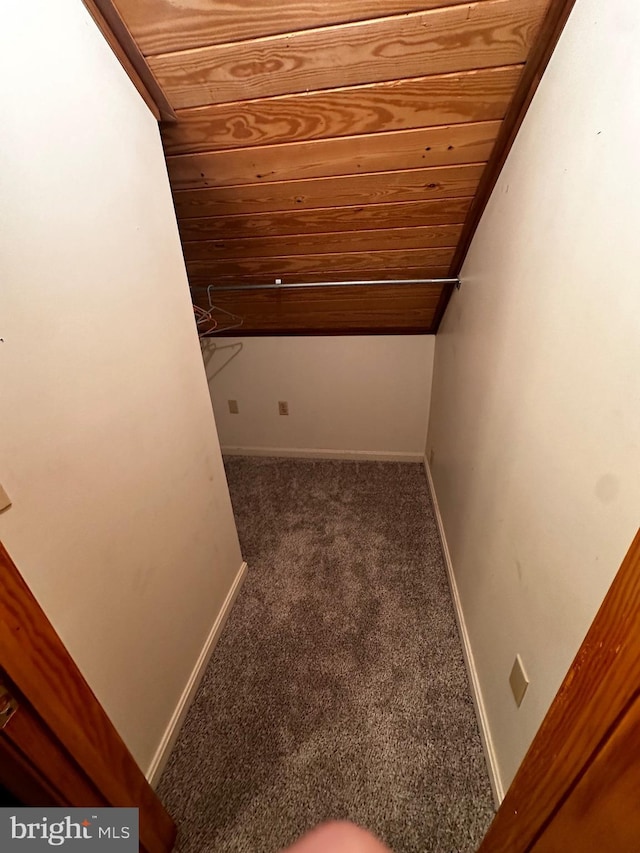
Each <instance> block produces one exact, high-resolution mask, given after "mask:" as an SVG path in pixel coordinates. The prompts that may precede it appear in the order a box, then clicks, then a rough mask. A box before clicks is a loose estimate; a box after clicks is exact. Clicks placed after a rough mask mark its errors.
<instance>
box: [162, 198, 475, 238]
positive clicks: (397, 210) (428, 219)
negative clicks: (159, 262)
mask: <svg viewBox="0 0 640 853" xmlns="http://www.w3.org/2000/svg"><path fill="white" fill-rule="evenodd" d="M470 205H471V197H468V198H445V199H433V200H431V201H409V202H401V203H398V204H375V205H373V204H369V205H361V206H355V207H353V206H351V207H350V206H345V207H329V208H318V209H311V210H291V211H288V210H284V211H273V212H270V213H257V214H254V215H252V216H242V215H240V216H209V217H202V218H193V219H181V220H179V221H178V225H179V227H180V236H181V238H182V243H183V245H184V244H186V243H189V242H192V241H196V240H206V239H211V238H220V239H226V238H230V239H233V238H243V237H273V236H275V235H283V236H286V235H290V234H294V235H303V234H328V237H327V239H330V240H332V239H334V237H335V234H349V233H350V232H352V231H356V232H357V231H361V230H363V231H369V230H371V229H376V228H379V229H387V228H410V227H417V226H426V225H454V224H459V223H462V222H464V220H465V218H466V215H467V213H468V211H469V207H470Z"/></svg>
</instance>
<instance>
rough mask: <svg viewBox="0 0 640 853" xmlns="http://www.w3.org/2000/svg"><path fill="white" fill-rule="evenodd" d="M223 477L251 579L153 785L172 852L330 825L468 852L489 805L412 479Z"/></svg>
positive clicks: (372, 474) (408, 851)
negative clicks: (170, 821) (342, 822)
mask: <svg viewBox="0 0 640 853" xmlns="http://www.w3.org/2000/svg"><path fill="white" fill-rule="evenodd" d="M226 467H227V476H228V479H229V487H230V490H231V496H232V500H233V506H234V511H235V514H236V520H237V524H238V529H239V532H240V540H241V544H242V552H243V555H244V558H245V559H246V560H247V562H248V564H249V572H248V575H247V579H246V582H245V584H244V587H243V589H242V590H241V592H240V595H239V596H238V599H237V602H236V605H235V607H234V609H233V612H232V614H231V616H230V618H229V621H228V623H227V626H226V628H225V630H224V633H223V635H222V637H221V639H220V642H219V644H218V646H217V648H216V650H215V652H214V655H213V657H212V659H211V662H210V664H209V666H208V668H207V671H206V674H205V676H204V679H203V682H202V685H201V687H200V689H199V692H198V694H197V696H196V699H195V701H194V703H193V705H192V707H191V709H190V711H189V713H188V716H187V719H186V722H185V724H184V726H183V729H182V731H181V734H180V737H179V739H178V742H177V744H176V747H175V749H174V751H173V753H172V755H171V758H170V760H169V763H168V765H167V768H166V770H165V772H164V774H163V777H162V780H161V783H160V788H159V793H160V796H161V798H162V799H163V800H164V802H165V804H166V805H167V807H168V809H169V811H170V812H171V813H172V814H173V815H174V817H175V818H176V820H177V822H178V826H179V831H180V841H179V850H180V851H181V853H227V851H233V853H275V851H277V850H280V849H281V848H282V847H283V846H285V845H287V844H290V843H291V842H293V840H294V839H295V838H296V837H298V836H299V835H300V834H302V833H303V832H304V831H306V830H307V829H309V828H310V827H312V826H314V825H316V824H318V823H320V822H321V821H324V820H328V819H336V818H347V819H350V820H352V821H355V822H356V823H358V824H360V825H361V826H364V827H366V828H368V829H370V830H372V831H373V832H374V833H376V834H377V835H378V836H379V837H380V838H382V839H383V840H384V841H386V843H387V844H388V845H389V846H390V847H391V848H392V849H393V850H394V851H395V853H429V851H438V853H454V851H465V853H466V851H469V853H470V851H474V850H476V847H477V843H478V841H479V839H480V838H481V837H482V836H483V834H484V831H485V830H486V828H487V826H488V823H489V821H490V819H491V817H492V815H493V808H492V800H491V792H490V788H489V781H488V778H487V772H486V768H485V763H484V758H483V754H482V748H481V745H480V737H479V734H478V729H477V725H476V720H475V716H474V711H473V705H472V701H471V696H470V694H469V687H468V683H467V676H466V672H465V668H464V663H463V658H462V649H461V644H460V639H459V636H458V633H457V629H456V623H455V617H454V613H453V607H452V603H451V597H450V593H449V588H448V584H447V579H446V574H445V567H444V563H443V559H442V553H441V549H440V544H439V540H438V534H437V530H436V526H435V521H434V517H433V511H432V509H431V505H430V501H429V497H428V492H427V484H426V480H425V474H424V471H423V469H422V466H421V465H412V464H396V463H385V462H336V461H324V460H322V461H316V460H313V461H311V460H285V459H264V458H263V459H260V458H248V457H235V458H230V459H229V460H228V461H227V463H226ZM327 853H330V851H327Z"/></svg>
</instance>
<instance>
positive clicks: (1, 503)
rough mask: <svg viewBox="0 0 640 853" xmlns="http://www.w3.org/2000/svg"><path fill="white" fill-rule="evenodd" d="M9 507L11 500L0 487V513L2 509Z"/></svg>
mask: <svg viewBox="0 0 640 853" xmlns="http://www.w3.org/2000/svg"><path fill="white" fill-rule="evenodd" d="M10 506H11V498H10V497H9V495H8V494H7V493H6V492H5V490H4V489H3V488H2V486H0V512H2V510H3V509H9V507H10Z"/></svg>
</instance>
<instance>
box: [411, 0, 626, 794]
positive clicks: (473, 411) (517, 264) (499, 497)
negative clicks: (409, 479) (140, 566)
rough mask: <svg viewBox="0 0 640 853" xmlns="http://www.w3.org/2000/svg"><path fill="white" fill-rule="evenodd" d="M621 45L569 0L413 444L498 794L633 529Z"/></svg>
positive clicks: (617, 21) (605, 15)
mask: <svg viewBox="0 0 640 853" xmlns="http://www.w3.org/2000/svg"><path fill="white" fill-rule="evenodd" d="M639 43H640V6H638V4H637V2H636V0H620V2H618V3H601V2H599V0H578V2H577V4H576V6H575V9H574V11H573V13H572V15H571V17H570V20H569V23H568V25H567V28H566V30H565V32H564V34H563V36H562V38H561V41H560V44H559V46H558V48H557V50H556V52H555V54H554V56H553V58H552V61H551V63H550V66H549V68H548V70H547V72H546V75H545V77H544V78H543V81H542V84H541V86H540V88H539V90H538V92H537V94H536V97H535V99H534V102H533V105H532V107H531V109H530V111H529V113H528V115H527V117H526V120H525V122H524V124H523V127H522V129H521V131H520V134H519V136H518V138H517V140H516V143H515V145H514V147H513V150H512V152H511V154H510V156H509V159H508V161H507V164H506V167H505V169H504V171H503V173H502V175H501V177H500V179H499V181H498V184H497V187H496V189H495V191H494V193H493V196H492V198H491V200H490V203H489V206H488V208H487V210H486V212H485V215H484V217H483V219H482V223H481V225H480V228H479V230H478V232H477V234H476V236H475V239H474V241H473V245H472V247H471V251H470V253H469V255H468V258H467V261H466V263H465V266H464V270H463V274H462V280H463V284H462V289H461V290H460V292H457V293H455V294H454V296H453V299H452V302H451V304H450V306H449V309H448V311H447V314H446V317H445V320H444V323H443V326H442V329H441V333H440V334H439V335H438V338H437V343H436V356H435V374H434V385H433V399H432V415H431V424H430V430H429V440H428V445H427V448H428V453H429V452H430V451H431V450H433V452H434V460H433V464H432V469H433V478H434V481H435V487H436V491H437V496H438V500H439V504H440V509H441V512H442V516H443V520H444V526H445V529H446V535H447V540H448V544H449V548H450V551H451V556H452V562H453V567H454V570H455V576H456V581H457V585H458V588H459V593H460V596H461V601H462V608H463V612H464V618H465V620H466V625H467V628H468V632H469V636H470V641H471V646H472V650H473V654H474V656H475V663H476V666H477V671H478V676H479V681H480V686H481V689H482V695H483V698H484V703H485V707H486V713H487V718H488V722H489V726H490V732H491V736H492V739H493V743H494V747H495V750H496V753H497V760H498V765H499V770H500V773H501V775H502V779H503V781H504V783H505V784H507V783H509V782H510V780H511V778H512V777H513V775H514V772H515V770H516V768H517V766H518V764H519V762H520V760H521V759H522V757H523V755H524V752H525V750H526V748H527V746H528V745H529V743H530V741H531V740H532V738H533V735H534V733H535V731H536V729H537V727H538V725H539V724H540V722H541V720H542V717H543V715H544V713H545V711H546V709H547V707H548V705H549V704H550V702H551V700H552V698H553V696H554V694H555V692H556V690H557V688H558V686H559V684H560V681H561V679H562V677H563V675H564V673H565V671H566V670H567V668H568V666H569V665H570V663H571V660H572V658H573V656H574V654H575V652H576V651H577V649H578V646H579V644H580V642H581V641H582V639H583V637H584V634H585V633H586V631H587V629H588V627H589V625H590V623H591V621H592V619H593V616H594V615H595V612H596V610H597V608H598V606H599V604H600V602H601V600H602V598H603V597H604V595H605V593H606V591H607V588H608V586H609V585H610V583H611V581H612V579H613V577H614V575H615V572H616V571H617V569H618V567H619V564H620V562H621V560H622V558H623V556H624V554H625V552H626V549H627V547H628V546H629V544H630V542H631V540H632V538H633V535H634V533H635V531H636V528H637V527H638V522H639V520H640V477H639V476H638V474H639V471H640V286H639V284H638V270H639V269H640V240H639V239H638V227H639V223H640V192H639V191H638V190H639V188H640V160H639V159H638V138H639V136H640V87H638V80H639V79H640V53H639V52H638V44H639ZM516 652H520V653H521V655H522V657H523V660H524V663H525V666H526V668H527V670H528V674H529V676H530V679H531V685H530V688H529V692H528V693H527V695H526V697H525V699H524V702H523V704H522V706H521V708H520V709H519V710H518V709H517V708H516V705H515V703H514V701H513V698H512V696H511V693H510V690H509V684H508V676H509V671H510V668H511V665H512V663H513V660H514V657H515V654H516Z"/></svg>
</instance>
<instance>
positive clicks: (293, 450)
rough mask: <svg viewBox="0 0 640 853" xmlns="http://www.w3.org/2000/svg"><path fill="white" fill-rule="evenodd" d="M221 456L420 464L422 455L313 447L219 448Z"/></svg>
mask: <svg viewBox="0 0 640 853" xmlns="http://www.w3.org/2000/svg"><path fill="white" fill-rule="evenodd" d="M220 449H221V450H222V455H223V456H279V457H282V458H283V459H349V460H358V459H362V460H365V461H373V462H422V460H423V459H424V454H422V453H401V452H399V451H398V452H396V451H387V450H325V449H322V448H315V447H228V446H227V447H221V448H220Z"/></svg>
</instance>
